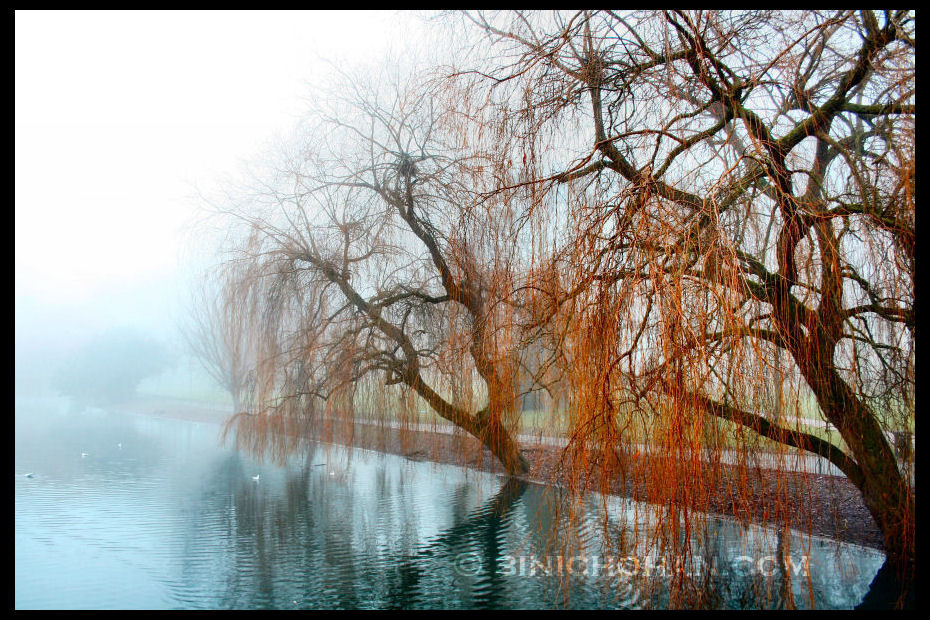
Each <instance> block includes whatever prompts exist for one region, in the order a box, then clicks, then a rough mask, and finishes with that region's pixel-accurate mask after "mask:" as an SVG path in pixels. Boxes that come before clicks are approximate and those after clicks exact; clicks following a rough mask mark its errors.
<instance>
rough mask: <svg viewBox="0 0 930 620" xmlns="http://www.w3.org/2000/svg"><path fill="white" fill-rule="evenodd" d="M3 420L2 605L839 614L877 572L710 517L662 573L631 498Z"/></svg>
mask: <svg viewBox="0 0 930 620" xmlns="http://www.w3.org/2000/svg"><path fill="white" fill-rule="evenodd" d="M15 413H16V435H15V441H16V455H15V472H14V474H15V573H16V574H15V605H16V607H17V608H19V609H26V608H285V609H288V608H320V607H324V608H417V607H426V608H437V607H441V608H481V607H496V608H501V607H504V608H509V607H514V608H551V607H555V608H560V607H577V608H584V607H595V608H603V607H666V606H673V607H678V606H691V605H700V606H713V607H737V608H739V607H759V606H764V607H779V606H790V605H794V606H797V607H811V606H813V607H818V608H836V607H840V608H842V607H854V606H856V605H857V604H858V603H859V602H860V601H861V600H862V598H863V596H864V595H865V594H866V592H867V591H868V589H869V584H870V582H871V581H872V578H873V576H874V575H875V574H876V572H877V571H878V569H879V567H880V566H881V564H882V562H883V560H884V556H883V555H882V554H881V553H880V552H878V551H875V550H871V549H865V548H861V547H857V546H853V545H839V544H837V543H835V542H833V541H828V540H823V539H813V540H810V539H805V538H803V537H802V536H801V535H800V534H797V533H793V534H791V535H789V536H788V537H787V538H788V539H790V540H786V537H785V536H784V535H782V536H779V535H778V534H776V533H774V532H772V531H769V530H765V529H762V528H758V527H750V528H744V527H742V526H740V525H738V524H735V523H733V522H731V521H729V520H719V521H718V520H712V521H710V522H709V523H708V525H707V527H705V528H703V529H702V531H701V532H699V533H697V534H694V533H693V534H692V538H694V539H695V540H697V539H700V542H695V543H693V544H692V545H691V548H692V554H691V555H689V556H688V559H687V560H686V561H685V562H684V564H682V563H680V562H681V561H680V560H679V564H677V565H676V564H675V561H674V559H672V558H669V559H668V560H667V561H666V560H663V559H662V558H663V556H662V555H661V554H660V553H658V549H657V547H656V545H653V544H652V543H650V542H648V541H649V535H650V532H651V529H650V518H649V514H650V511H649V510H646V509H645V508H644V507H643V506H642V505H638V504H636V503H633V502H628V501H621V500H610V501H604V500H603V498H599V497H597V496H592V497H591V498H589V499H587V500H586V504H585V505H584V506H581V507H580V508H576V509H574V510H572V511H566V510H564V504H563V503H560V495H559V492H558V491H557V490H554V489H552V488H548V487H541V486H536V485H516V484H512V483H511V484H506V483H505V482H504V480H503V479H501V478H499V477H497V476H494V475H491V474H486V473H481V472H473V471H467V470H463V469H461V468H458V467H453V466H443V465H434V464H431V463H422V462H414V461H410V460H407V459H404V458H401V457H397V456H391V455H381V454H377V453H373V452H368V451H363V450H353V449H345V448H341V447H335V446H326V445H319V446H317V447H316V448H315V449H311V450H310V451H309V452H308V453H307V454H305V455H301V456H300V457H299V458H294V459H293V460H292V462H290V463H289V464H288V465H287V466H276V465H274V464H270V463H261V462H257V461H255V460H252V459H250V458H248V457H247V456H245V455H242V454H240V453H238V452H236V451H235V450H233V449H231V448H229V447H226V446H223V445H221V444H220V443H219V440H218V432H219V427H218V426H217V425H215V424H209V423H194V422H187V421H181V420H171V419H162V418H154V417H146V416H139V415H132V414H116V413H107V412H104V411H101V410H95V409H83V410H79V409H77V408H74V407H71V406H69V405H68V404H67V402H66V401H56V400H46V401H36V400H31V401H30V400H17V402H16V412H15ZM120 444H121V446H120ZM82 453H85V454H86V456H83V457H82ZM29 472H34V477H32V478H26V477H25V476H24V474H26V473H29ZM253 476H259V477H260V478H259V480H258V481H255V480H253ZM560 507H561V508H560ZM568 512H570V513H571V514H573V515H574V518H572V519H568V518H567V517H565V516H563V515H565V514H567V513H568ZM605 514H606V515H607V519H606V521H605V518H604V517H605ZM605 523H607V527H606V529H605ZM605 535H606V537H605ZM608 539H609V540H611V541H613V542H612V543H611V544H610V545H607V543H605V540H608ZM634 539H635V540H639V541H644V540H645V541H647V542H646V544H645V546H643V544H642V543H641V544H640V545H639V546H637V547H635V549H636V551H633V549H634V547H631V546H629V545H630V541H631V540H634ZM617 541H623V542H622V545H625V546H622V548H621V547H619V546H617V545H620V544H621V543H618V542H617ZM789 543H790V546H786V545H789ZM611 545H612V546H611ZM650 545H652V546H650ZM644 549H646V551H644ZM560 555H561V556H562V559H561V561H560V560H559V558H558V556H560ZM805 556H807V558H808V559H807V561H806V564H805V563H804V562H805V560H804V557H805ZM677 557H679V558H681V557H682V556H677ZM566 558H568V561H566ZM777 558H787V562H785V561H778V560H777ZM676 566H677V569H676V568H675V567H676ZM682 567H684V568H682ZM805 573H806V574H807V576H805ZM795 574H797V576H795ZM647 575H648V577H646V576H647ZM682 575H689V577H682Z"/></svg>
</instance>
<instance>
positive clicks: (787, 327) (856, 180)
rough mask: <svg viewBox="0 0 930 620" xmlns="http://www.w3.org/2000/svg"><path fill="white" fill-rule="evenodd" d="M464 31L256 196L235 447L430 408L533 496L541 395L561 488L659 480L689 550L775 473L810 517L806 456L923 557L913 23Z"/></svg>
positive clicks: (703, 23) (378, 84)
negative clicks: (245, 379) (458, 47)
mask: <svg viewBox="0 0 930 620" xmlns="http://www.w3.org/2000/svg"><path fill="white" fill-rule="evenodd" d="M457 23H458V24H462V23H464V24H466V25H467V26H468V27H469V28H468V29H466V30H465V31H466V32H467V33H470V34H467V35H466V36H472V35H473V34H474V33H479V34H480V35H481V39H480V40H477V39H475V38H471V39H469V40H470V41H471V43H472V44H473V47H472V48H471V50H472V51H480V52H481V53H480V54H471V55H470V56H466V57H465V59H463V61H462V63H463V64H462V66H459V67H454V68H453V69H451V70H449V69H448V68H443V69H442V70H441V71H439V72H438V73H437V72H433V73H432V74H430V76H429V78H430V79H425V80H424V79H413V78H410V79H399V78H396V77H391V78H390V79H385V78H386V76H383V75H377V74H374V75H370V76H369V77H367V78H358V77H349V76H343V77H344V79H343V81H341V82H340V83H339V87H338V88H337V89H335V90H334V91H333V92H330V93H322V92H319V93H317V102H318V105H317V109H316V110H315V111H314V112H313V113H312V114H311V115H310V116H309V117H308V120H307V121H306V123H305V124H304V126H303V127H302V129H301V130H300V131H299V132H298V133H297V134H296V135H295V136H294V137H293V139H292V140H290V141H289V142H287V143H286V144H283V145H281V147H280V148H279V149H278V152H277V155H276V158H275V160H274V162H273V164H271V165H269V166H268V167H267V169H265V170H263V171H260V172H259V173H256V175H255V178H254V180H253V182H251V183H250V184H249V185H248V186H247V187H246V188H244V189H242V190H241V191H236V192H234V193H233V194H232V195H231V197H230V200H229V201H228V203H227V204H228V208H227V209H226V211H227V213H228V214H229V215H231V216H232V217H233V220H234V221H236V222H239V223H240V224H241V227H242V228H241V232H242V234H241V235H239V236H235V235H234V236H233V237H234V238H235V239H238V241H237V242H236V243H235V245H234V247H233V248H232V250H231V251H232V254H231V255H230V258H229V261H228V262H227V263H226V265H225V267H224V269H222V270H220V271H219V272H218V274H219V277H220V278H221V280H222V283H223V287H224V296H225V297H224V298H225V299H229V300H234V303H237V304H240V305H241V306H242V307H241V308H240V309H239V314H240V315H241V316H246V317H249V319H248V321H247V324H248V325H249V329H250V330H252V332H253V333H252V336H251V340H250V342H253V343H254V345H253V346H254V351H255V358H254V359H255V360H256V364H255V368H254V373H253V379H252V382H251V393H250V395H249V399H248V402H249V403H250V408H249V410H248V411H245V412H242V413H240V414H239V415H237V416H235V417H234V418H233V419H232V420H231V422H230V429H234V430H235V431H236V436H237V439H238V440H239V442H240V445H247V446H249V447H251V448H253V449H255V450H258V451H263V450H266V449H268V448H271V449H272V450H273V451H275V452H276V453H277V454H279V455H283V454H286V453H288V452H289V451H290V450H292V449H294V448H295V447H296V446H298V445H299V444H300V441H301V439H300V438H305V437H307V436H308V434H309V431H310V429H311V427H313V426H314V425H316V426H319V425H321V424H324V423H330V422H332V421H333V420H341V421H342V422H344V423H345V424H351V423H352V422H353V420H355V419H356V417H357V416H358V415H359V414H360V413H361V412H362V411H364V410H366V409H367V410H381V409H392V410H394V411H396V412H398V416H399V418H400V419H402V420H406V419H408V416H411V415H412V414H413V413H414V412H419V411H420V410H421V409H428V410H430V411H432V412H434V413H435V414H436V416H438V418H440V419H442V420H444V421H445V422H446V423H448V424H451V425H453V426H454V427H456V428H457V429H459V430H460V431H462V432H463V433H465V434H467V435H469V436H471V437H473V438H474V439H475V440H477V443H478V444H479V445H482V446H484V447H486V448H487V449H488V450H489V451H490V452H491V453H492V454H493V455H494V456H495V457H496V458H497V459H498V460H499V461H500V463H501V464H502V465H503V467H504V468H505V469H506V470H507V471H508V472H510V473H511V474H524V473H526V472H527V470H528V466H529V463H528V462H527V460H526V458H525V457H524V456H523V454H522V453H521V446H520V445H518V442H517V437H516V432H517V430H518V429H519V428H520V423H521V420H520V418H521V414H522V411H521V407H520V397H521V395H524V394H526V393H533V392H537V391H538V390H545V391H547V392H548V393H549V395H550V396H551V398H549V399H548V404H549V406H550V411H549V412H548V417H545V418H544V422H543V424H549V426H550V428H549V429H548V430H549V431H550V434H556V431H555V426H556V420H558V419H559V418H560V417H563V418H564V419H565V420H566V423H567V427H568V428H567V432H566V435H565V437H564V439H565V440H566V441H567V448H566V449H565V450H564V451H563V454H562V456H563V465H564V467H563V470H562V471H561V472H560V474H559V475H560V479H559V481H560V482H561V483H563V484H564V485H566V486H567V487H568V488H569V489H575V490H581V491H583V490H585V489H589V488H592V485H593V488H600V490H606V491H609V490H612V489H615V488H616V483H617V481H618V479H619V480H620V481H621V482H624V481H626V480H631V481H633V482H634V483H636V482H637V481H639V482H643V490H642V495H643V496H645V498H646V499H648V500H649V501H650V502H651V503H653V504H657V505H658V506H660V508H661V509H662V510H665V511H667V514H666V516H665V517H663V518H660V519H659V520H658V522H659V523H660V524H661V525H662V527H665V528H666V529H668V530H669V531H668V532H667V533H668V534H670V536H669V539H680V538H681V537H682V536H683V538H684V539H685V540H687V539H688V537H689V536H690V533H691V532H692V531H694V529H695V528H696V527H697V526H698V525H699V524H697V523H695V522H693V520H689V519H688V518H687V517H688V513H689V511H690V512H691V513H694V511H706V510H707V509H709V508H712V506H711V498H712V497H713V496H714V493H715V488H714V487H715V486H719V485H722V484H724V483H726V485H728V488H730V487H732V489H731V490H730V491H729V492H730V493H731V496H732V498H733V499H732V501H733V502H734V503H735V502H740V501H747V502H748V501H749V499H748V498H747V497H746V496H747V495H748V494H749V490H750V486H751V485H750V484H749V482H748V481H747V476H748V475H749V474H748V469H749V465H750V464H751V463H752V457H753V456H755V455H756V454H758V453H760V452H763V451H765V452H767V453H770V454H774V456H775V457H776V458H777V460H778V462H779V463H780V464H781V465H782V467H781V474H783V475H784V476H785V480H780V481H779V484H780V485H781V486H780V487H779V488H780V489H781V490H780V493H782V495H780V496H779V497H780V498H781V499H780V500H779V501H777V502H776V503H775V504H774V505H772V506H767V507H766V509H767V510H771V511H773V512H774V513H775V514H776V518H778V519H783V520H784V523H785V524H787V523H789V522H790V521H791V518H790V517H791V514H790V513H791V511H792V510H794V508H793V505H792V504H791V502H790V501H789V497H788V496H789V495H790V493H788V492H787V491H786V490H785V489H786V488H787V487H786V484H782V483H783V482H786V480H787V472H788V470H789V469H790V468H791V463H792V462H796V460H797V457H798V455H799V454H807V455H809V456H810V457H811V458H813V459H820V460H822V461H823V462H825V463H829V464H830V465H831V466H833V467H835V468H837V469H838V470H839V471H840V472H842V473H843V474H844V475H845V476H846V477H847V478H848V479H849V480H850V481H851V482H852V483H853V484H854V485H855V486H856V487H857V488H858V489H859V490H860V491H861V494H862V497H863V500H864V503H865V505H866V506H867V507H868V510H869V511H870V512H871V514H872V516H873V517H874V519H875V522H876V524H877V525H878V527H879V528H880V529H881V531H882V534H883V536H884V544H885V549H886V551H887V553H888V555H889V557H890V558H892V559H894V560H896V561H899V562H897V563H898V565H900V566H906V565H909V564H911V565H912V564H913V557H914V515H915V512H914V510H915V509H914V490H913V479H912V474H911V471H912V470H911V468H910V466H911V464H912V463H909V462H904V463H901V462H899V459H898V458H897V457H896V454H895V451H894V450H893V449H892V446H891V445H890V443H889V440H888V436H887V434H888V433H890V432H897V431H911V430H912V429H913V424H914V403H913V392H914V382H915V379H914V376H915V375H914V330H915V323H914V318H915V310H914V299H915V257H914V246H915V238H914V234H915V233H914V231H915V228H914V200H915V178H914V172H915V168H914V148H915V142H914V140H915V138H914V107H915V95H914V87H915V83H914V45H915V41H914V16H913V13H912V12H906V11H903V12H902V11H898V12H890V11H886V12H884V13H881V14H878V13H873V12H869V11H863V12H858V13H856V12H847V11H837V12H831V13H820V12H812V11H808V12H791V13H775V12H740V13H722V12H711V13H704V12H696V13H683V12H642V13H617V12H611V11H604V12H586V11H581V12H572V13H551V14H550V13H546V14H542V13H526V14H523V13H514V14H511V13H501V14H498V13H494V14H484V13H476V14H465V15H463V16H461V19H460V20H459V21H458V22H457ZM546 420H548V422H546ZM824 427H825V428H824ZM644 457H648V458H644ZM734 458H735V461H736V465H737V466H738V467H737V469H738V473H737V476H738V479H737V480H735V484H732V483H733V482H734V481H733V480H729V481H725V480H724V479H723V478H722V477H720V476H719V475H718V474H719V471H720V470H721V468H722V466H723V465H724V464H725V463H726V464H730V465H732V464H733V462H734ZM597 485H600V487H598V486H597ZM682 511H684V513H685V517H686V518H684V519H681V518H679V517H680V516H681V513H682ZM769 514H772V512H770V513H769ZM679 528H684V531H679ZM679 535H682V536H679Z"/></svg>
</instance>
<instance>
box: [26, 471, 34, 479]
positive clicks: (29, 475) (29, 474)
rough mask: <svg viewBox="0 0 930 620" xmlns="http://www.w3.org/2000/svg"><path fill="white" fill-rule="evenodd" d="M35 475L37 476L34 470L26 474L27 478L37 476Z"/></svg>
mask: <svg viewBox="0 0 930 620" xmlns="http://www.w3.org/2000/svg"><path fill="white" fill-rule="evenodd" d="M35 476H36V475H35V473H33V472H29V473H28V474H26V477H27V478H35Z"/></svg>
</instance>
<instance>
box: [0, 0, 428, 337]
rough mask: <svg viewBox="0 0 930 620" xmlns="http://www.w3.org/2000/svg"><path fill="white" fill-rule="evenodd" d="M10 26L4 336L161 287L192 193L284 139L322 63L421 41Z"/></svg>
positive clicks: (118, 308) (169, 21)
mask: <svg viewBox="0 0 930 620" xmlns="http://www.w3.org/2000/svg"><path fill="white" fill-rule="evenodd" d="M15 26H16V35H15V39H16V41H15V51H16V57H15V67H16V77H15V80H16V86H15V89H16V90H15V98H16V104H15V105H16V121H15V126H16V143H15V158H16V164H15V167H16V171H15V182H16V187H15V226H16V232H15V234H16V250H15V261H16V266H15V276H16V285H15V294H16V300H17V331H20V330H19V327H20V323H22V322H30V321H32V322H36V321H39V322H41V321H42V320H48V319H50V318H51V317H52V315H55V316H58V315H60V314H62V313H65V314H67V313H69V312H71V311H72V310H73V312H75V313H80V312H81V311H82V308H83V311H84V312H91V308H92V307H93V305H94V303H96V302H99V301H100V298H101V295H104V296H109V297H113V296H114V295H116V296H117V297H119V296H120V295H122V296H123V297H132V296H133V291H139V290H141V291H146V289H147V285H146V284H145V283H146V281H150V282H151V284H152V290H154V289H159V287H161V289H159V290H162V289H167V288H170V287H168V286H167V285H166V284H165V283H166V282H168V281H170V280H171V279H172V278H173V275H174V274H175V273H176V271H177V268H178V262H179V259H180V258H181V255H182V247H181V245H180V244H181V243H183V242H185V241H184V240H185V239H186V236H185V234H184V232H185V231H186V230H187V225H188V223H189V222H190V219H191V217H192V214H193V212H194V210H195V209H196V207H197V205H196V201H195V200H194V199H193V198H192V196H193V193H194V186H198V187H200V188H203V189H206V190H209V189H210V187H211V186H212V183H213V182H214V181H215V180H216V179H218V178H219V177H221V176H223V175H224V174H233V173H235V172H236V170H237V169H238V166H239V162H241V161H243V160H247V159H249V158H250V157H251V156H253V155H255V154H256V153H257V152H258V151H259V150H260V148H261V146H262V144H263V143H264V142H265V141H266V140H269V139H271V138H272V137H273V136H274V134H275V133H276V132H286V131H287V130H288V129H289V128H290V127H291V126H292V125H293V123H294V122H295V120H296V118H297V117H298V116H299V114H300V113H301V111H302V110H303V109H304V107H305V105H306V104H305V103H302V99H305V98H306V97H307V95H308V87H307V83H308V81H309V80H312V79H314V78H315V77H319V76H320V75H321V74H322V73H324V72H326V71H328V68H327V66H326V64H325V63H324V62H323V59H327V60H332V61H342V62H353V61H370V60H371V59H372V58H374V57H377V56H378V55H379V52H381V51H383V50H385V49H387V48H388V47H391V48H392V49H394V50H398V49H402V47H403V44H404V42H405V41H406V40H409V39H410V38H411V37H413V36H416V34H415V33H416V32H418V31H419V28H421V26H420V25H419V22H418V19H417V17H416V16H413V15H409V14H406V13H402V14H396V13H393V12H314V11H310V12H47V11H17V12H16V13H15ZM114 291H115V292H114ZM149 292H151V291H149ZM123 302H125V303H127V304H129V305H125V306H124V305H122V304H123ZM131 302H132V300H131V299H123V300H121V301H120V303H116V304H115V305H113V304H111V305H113V310H112V311H113V312H116V313H117V314H119V313H122V314H124V315H125V314H126V313H127V312H129V313H131V312H133V310H132V309H131V308H132V305H131ZM153 303H154V302H153ZM27 308H28V310H27ZM36 308H38V309H39V311H38V314H39V315H41V314H42V312H43V311H47V312H46V314H47V316H45V317H44V318H43V317H41V316H37V315H36V311H34V310H35V309H36ZM149 310H150V311H151V312H153V313H154V314H155V315H156V316H157V314H158V312H159V310H158V309H157V308H150V309H149ZM94 311H96V310H94ZM114 318H118V317H112V316H111V317H106V316H103V317H102V318H101V320H103V321H107V320H111V319H114ZM122 318H124V319H125V318H127V317H125V316H123V317H122Z"/></svg>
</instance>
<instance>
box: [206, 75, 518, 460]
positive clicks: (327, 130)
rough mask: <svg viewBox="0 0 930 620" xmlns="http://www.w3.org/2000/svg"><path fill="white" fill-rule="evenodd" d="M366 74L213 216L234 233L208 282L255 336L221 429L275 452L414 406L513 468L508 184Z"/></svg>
mask: <svg viewBox="0 0 930 620" xmlns="http://www.w3.org/2000/svg"><path fill="white" fill-rule="evenodd" d="M382 78H383V79H382V81H380V82H378V81H377V80H375V79H372V78H369V79H367V80H366V79H363V78H359V79H348V78H346V79H345V80H344V81H343V82H342V83H340V87H339V89H338V91H337V92H333V93H332V94H331V95H330V96H327V97H321V98H320V101H321V105H320V107H319V108H318V109H317V110H315V111H314V112H313V113H312V114H311V115H310V116H309V117H308V119H307V121H306V123H305V125H304V126H303V129H302V130H301V131H300V132H298V133H299V135H297V136H296V137H295V138H294V139H293V140H291V141H290V142H289V143H288V144H285V145H282V146H281V148H280V149H279V152H278V153H277V154H276V155H275V157H276V160H275V163H274V164H273V165H270V166H269V167H268V169H267V170H265V171H264V172H262V173H257V174H256V177H255V179H254V182H253V183H252V184H251V186H250V187H249V188H248V189H247V190H246V191H243V192H240V193H238V194H236V196H235V197H234V198H233V199H232V200H231V201H230V205H231V206H228V208H227V209H226V211H227V213H229V214H230V215H232V216H234V219H235V221H238V222H240V223H241V224H242V225H243V228H244V233H243V235H242V236H241V239H243V241H241V242H239V243H238V246H237V247H236V248H234V251H233V255H232V257H231V258H230V260H229V262H228V263H227V265H226V268H225V269H224V270H222V271H221V277H222V278H223V281H224V287H225V290H226V297H227V298H228V299H234V300H238V303H239V304H241V305H243V306H247V307H246V308H244V309H243V310H242V313H243V314H245V315H248V316H250V317H253V318H254V321H253V323H252V324H253V325H254V326H255V331H256V337H255V338H256V341H257V342H258V343H259V344H258V360H259V362H258V364H257V367H256V369H255V381H254V390H253V393H252V395H251V401H252V402H253V403H254V407H253V408H252V409H251V410H250V411H248V412H243V413H242V414H241V415H238V416H236V417H235V418H234V419H233V420H232V426H233V427H234V428H235V430H236V432H237V437H238V438H239V440H240V442H244V443H245V444H247V445H251V446H252V447H253V448H256V449H266V448H276V449H277V451H278V453H280V454H283V453H285V452H286V451H287V450H288V449H289V448H288V446H289V445H291V444H292V443H293V441H292V439H289V437H290V438H293V436H294V435H295V434H300V433H302V432H303V431H305V430H306V429H307V428H308V425H311V424H315V423H319V422H320V421H321V420H323V419H325V420H329V421H332V420H333V419H338V420H342V421H344V422H346V423H349V424H351V423H352V420H353V419H354V417H355V416H356V415H358V414H359V410H360V409H365V408H366V407H367V408H368V409H371V408H388V409H392V410H393V411H395V412H399V414H398V418H403V419H408V418H407V417H405V416H406V415H407V414H409V413H411V411H419V409H420V408H421V407H423V408H424V409H425V408H427V407H428V408H429V409H430V410H431V411H433V412H435V414H437V415H438V416H439V417H440V418H442V419H443V420H445V421H446V422H448V423H451V424H453V425H454V426H455V427H457V428H458V429H461V430H462V431H464V432H465V433H467V434H469V435H470V436H472V437H474V438H476V439H477V440H478V441H479V442H480V443H481V444H482V445H483V446H485V447H486V448H487V449H489V450H490V452H491V453H492V454H493V455H494V456H495V457H497V459H499V461H500V462H501V464H503V466H504V467H505V469H506V470H507V471H508V472H510V473H513V474H522V473H525V472H526V470H527V462H526V459H525V458H524V457H523V455H522V454H521V452H520V449H519V446H518V445H517V443H516V442H515V441H514V437H513V431H514V429H515V416H516V410H517V400H518V396H519V394H518V390H519V388H520V385H521V383H520V380H519V378H518V375H519V368H520V358H521V348H520V346H519V343H518V338H517V336H516V335H515V325H516V324H517V320H516V316H517V315H518V314H519V312H520V310H519V307H518V305H517V304H514V303H513V302H512V291H513V286H512V280H513V271H514V269H515V268H516V265H517V264H518V263H519V262H520V261H521V258H520V256H519V252H518V251H516V250H515V246H514V244H513V243H512V234H511V231H512V230H513V229H514V227H515V224H514V222H513V217H512V209H511V206H510V200H509V198H508V193H507V192H506V191H498V190H500V189H501V188H502V187H503V186H505V185H506V184H508V183H511V182H513V179H510V178H509V177H508V174H509V173H508V171H507V169H506V164H505V162H503V161H501V159H500V158H499V157H496V156H495V154H494V153H493V152H485V153H479V152H475V151H474V150H473V149H470V148H469V144H468V142H469V136H468V134H467V131H468V130H466V132H465V133H463V132H461V131H456V128H462V127H463V123H462V121H461V120H457V118H456V113H455V112H456V111H455V110H454V109H452V108H449V107H448V106H447V105H446V104H447V103H448V98H443V97H440V96H439V94H437V92H436V91H435V89H434V88H430V87H428V86H427V85H424V84H423V83H418V82H415V81H412V80H407V81H404V80H402V79H401V78H391V77H387V76H382ZM444 101H445V104H444V103H443V102H444ZM472 131H474V129H472ZM487 196H491V197H490V198H487Z"/></svg>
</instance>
